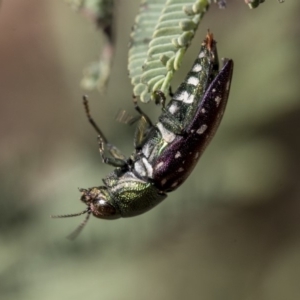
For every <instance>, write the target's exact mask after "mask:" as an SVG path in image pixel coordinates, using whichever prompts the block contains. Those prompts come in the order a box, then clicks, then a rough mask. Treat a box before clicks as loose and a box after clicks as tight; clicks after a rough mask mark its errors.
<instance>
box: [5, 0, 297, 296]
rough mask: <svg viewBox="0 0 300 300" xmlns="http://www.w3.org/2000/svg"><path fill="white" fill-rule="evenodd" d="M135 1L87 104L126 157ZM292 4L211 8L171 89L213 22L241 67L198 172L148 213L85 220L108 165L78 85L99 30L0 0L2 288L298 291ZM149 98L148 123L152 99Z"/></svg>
mask: <svg viewBox="0 0 300 300" xmlns="http://www.w3.org/2000/svg"><path fill="white" fill-rule="evenodd" d="M138 6H139V1H133V0H130V1H129V0H127V1H119V2H118V4H117V5H116V10H115V14H116V20H117V24H116V32H117V36H116V53H115V60H114V64H113V69H112V77H111V80H110V82H109V85H108V89H107V92H106V94H105V95H101V96H100V94H99V93H98V92H91V93H89V97H90V106H91V109H92V113H93V115H94V117H95V119H96V120H97V122H98V123H99V124H100V126H101V128H102V129H103V131H104V132H105V133H106V135H107V136H108V137H109V139H110V140H111V142H112V143H114V144H116V145H117V146H118V147H119V148H120V149H122V150H123V151H124V153H126V154H127V155H129V154H130V152H131V151H132V149H133V145H132V143H133V132H134V128H133V127H130V126H124V125H122V124H119V123H117V122H115V116H116V114H117V112H118V111H119V109H125V110H127V111H128V112H129V113H132V114H134V110H133V107H132V102H131V94H132V88H131V85H130V81H129V79H128V77H127V45H128V41H129V33H130V30H131V26H132V24H133V22H134V16H135V14H136V13H137V11H138ZM299 11H300V2H299V1H285V3H283V4H279V3H278V2H277V1H271V0H269V1H266V2H265V3H264V4H262V5H260V6H259V8H258V9H256V10H249V9H248V7H247V6H246V5H245V4H244V2H243V1H241V0H231V1H230V0H228V6H227V9H226V10H219V9H218V8H217V6H215V5H213V6H212V7H211V9H210V11H209V12H208V13H207V14H206V16H205V17H204V20H203V22H202V23H201V24H200V28H199V30H198V32H197V36H196V37H195V39H194V41H193V45H192V46H191V48H190V49H189V50H188V52H187V54H186V57H185V59H184V63H183V65H182V68H181V70H180V72H179V73H178V74H176V78H175V80H174V81H173V83H172V86H173V90H174V89H175V88H176V86H177V85H178V84H179V83H180V82H181V81H182V80H183V79H184V77H185V74H186V73H187V71H188V69H189V68H190V66H191V65H192V63H193V60H194V58H195V57H196V55H197V52H198V50H199V45H200V43H201V42H202V40H203V38H204V36H205V34H206V30H207V28H210V30H211V31H212V32H213V33H214V35H215V38H216V40H217V41H218V49H219V56H220V57H229V58H232V59H233V60H234V62H235V71H234V76H233V82H232V89H231V95H230V98H229V103H228V106H227V111H226V113H225V116H224V119H223V122H222V124H221V126H220V128H219V130H218V132H217V134H216V136H215V138H214V139H213V141H212V143H211V145H210V146H209V147H208V149H207V150H206V152H205V153H204V155H203V157H202V159H201V160H200V162H199V164H198V166H197V168H196V170H195V171H194V172H193V174H192V175H191V176H190V178H189V179H188V180H187V181H186V183H185V184H184V185H183V186H182V187H180V188H179V189H178V190H177V191H175V192H173V193H171V194H169V197H168V198H167V199H166V200H165V201H164V202H163V203H162V204H160V205H159V206H158V207H156V208H155V209H153V210H152V211H150V212H148V213H146V214H144V215H141V216H139V217H135V218H132V219H121V220H118V221H102V220H97V219H95V218H91V220H90V222H89V223H88V224H87V226H86V228H85V229H84V231H83V232H82V233H81V235H80V236H79V237H78V238H77V239H76V240H75V241H73V242H70V241H68V240H67V239H65V236H66V235H68V234H69V233H70V232H71V231H73V230H74V229H75V228H76V227H77V226H78V225H79V223H80V222H81V221H82V219H83V217H77V218H70V219H59V220H53V219H50V218H49V216H50V214H66V213H74V212H79V211H81V210H83V209H84V208H85V207H84V205H83V204H82V203H81V202H80V201H79V197H80V193H79V192H78V188H79V187H85V188H86V187H91V186H97V185H100V184H101V183H102V181H101V179H102V178H103V177H104V176H105V175H106V174H108V172H110V171H111V170H112V168H111V167H109V166H106V165H103V164H102V163H101V159H100V157H99V153H98V146H97V141H96V134H95V132H94V131H93V129H92V128H91V126H90V125H89V124H88V122H87V120H86V117H85V115H84V110H83V107H82V101H81V98H82V94H83V93H84V91H83V90H82V89H81V88H80V87H79V82H80V80H81V76H82V70H83V68H84V67H85V66H86V65H87V64H88V63H89V62H90V61H93V60H97V59H98V56H99V53H100V49H101V45H102V44H103V36H102V34H101V32H97V31H96V30H95V28H94V26H93V24H92V23H91V22H89V21H88V20H87V19H85V18H84V17H83V16H81V15H79V14H76V13H75V12H74V11H72V10H71V9H70V7H69V6H68V5H66V3H65V2H64V1H62V0H52V1H50V0H49V1H40V0H26V1H20V0H19V1H18V0H10V1H7V0H6V1H5V0H4V1H2V5H1V9H0V101H1V108H0V135H1V139H0V143H1V144H0V167H1V168H0V177H1V178H0V191H1V198H0V231H1V234H0V298H1V299H5V300H10V299H13V300H19V299H22V300H27V299H30V300H35V299H43V300H47V299H72V300H76V299H81V300H82V299H85V298H86V299H91V300H94V299H105V300H119V299H122V300H123V299H124V300H127V299H128V300H129V299H130V300H140V299H145V300H147V299H158V300H160V299H164V300H168V299H172V300H174V299H205V300H224V299H230V300H234V299H237V300H249V299H256V300H269V299H270V300H271V299H272V300H281V299H285V300H286V299H298V298H299V297H300V285H299V279H300V218H299V214H300V184H299V175H300V171H299V170H300V158H299V152H300V138H299V126H300V97H299V94H300V93H299V92H300V84H299V82H300V59H299V46H300V22H299V14H298V12H299ZM143 109H144V110H146V111H148V112H149V114H150V115H151V116H152V117H153V119H154V120H155V118H156V117H157V116H158V114H159V111H160V109H159V108H158V107H155V106H154V105H151V104H150V105H148V106H143Z"/></svg>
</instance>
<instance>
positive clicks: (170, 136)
mask: <svg viewBox="0 0 300 300" xmlns="http://www.w3.org/2000/svg"><path fill="white" fill-rule="evenodd" d="M156 126H157V128H158V130H159V131H160V133H161V135H162V138H163V139H164V140H165V141H166V142H167V143H172V142H173V141H174V139H175V137H176V134H175V133H173V132H171V131H169V130H168V129H166V128H165V127H164V126H163V124H162V123H160V122H158V123H157V124H156Z"/></svg>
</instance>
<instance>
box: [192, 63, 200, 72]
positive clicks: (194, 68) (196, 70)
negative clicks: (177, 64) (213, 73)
mask: <svg viewBox="0 0 300 300" xmlns="http://www.w3.org/2000/svg"><path fill="white" fill-rule="evenodd" d="M201 70H202V66H201V65H200V64H196V65H194V67H193V70H192V71H193V72H200V71H201Z"/></svg>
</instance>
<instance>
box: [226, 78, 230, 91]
mask: <svg viewBox="0 0 300 300" xmlns="http://www.w3.org/2000/svg"><path fill="white" fill-rule="evenodd" d="M229 87H230V80H228V81H227V83H226V91H228V90H229Z"/></svg>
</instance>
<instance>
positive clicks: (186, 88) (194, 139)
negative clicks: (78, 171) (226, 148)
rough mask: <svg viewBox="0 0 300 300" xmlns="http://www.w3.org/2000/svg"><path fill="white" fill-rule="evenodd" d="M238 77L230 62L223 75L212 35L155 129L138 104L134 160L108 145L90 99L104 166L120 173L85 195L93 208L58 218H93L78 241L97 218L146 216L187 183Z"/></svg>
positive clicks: (73, 234) (88, 112) (135, 102)
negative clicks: (96, 119) (168, 194)
mask: <svg viewBox="0 0 300 300" xmlns="http://www.w3.org/2000/svg"><path fill="white" fill-rule="evenodd" d="M232 73H233V61H232V60H231V59H224V61H223V67H222V69H221V70H220V71H219V60H218V54H217V48H216V41H215V40H214V39H213V35H212V34H211V33H209V32H208V34H207V36H206V38H205V40H204V41H203V43H202V44H201V49H200V53H199V55H198V57H197V58H196V60H195V62H194V64H193V66H192V68H191V70H190V71H189V73H188V74H187V76H186V78H185V80H184V81H183V82H182V83H181V84H180V86H179V87H178V89H177V90H176V92H175V93H174V94H173V95H172V99H171V100H170V101H169V103H168V104H167V105H166V106H165V105H164V95H161V97H162V103H163V105H162V113H161V115H160V116H159V118H158V122H157V123H156V124H155V125H153V124H152V122H151V120H150V119H149V118H148V116H147V115H146V114H145V113H144V112H143V111H142V110H141V108H140V107H139V106H138V104H137V101H136V99H135V98H134V105H135V109H136V110H137V111H138V113H139V121H138V124H137V127H136V132H135V137H134V151H133V153H132V155H131V156H130V157H129V158H126V157H125V156H124V155H123V154H122V153H121V152H120V151H119V150H118V149H117V148H116V147H115V146H113V145H111V144H110V143H109V142H108V141H107V139H106V138H105V136H104V135H103V133H102V131H101V130H100V128H99V127H98V126H97V124H96V123H95V122H94V120H93V118H92V117H91V115H90V111H89V107H88V102H87V98H86V97H84V99H83V100H84V106H85V110H86V115H87V117H88V119H89V122H90V123H91V124H92V126H93V127H94V128H95V130H96V131H97V133H98V143H99V151H100V154H101V156H102V159H103V162H104V163H106V164H109V165H112V166H114V167H115V169H114V171H113V172H112V173H111V174H109V175H108V176H107V177H106V178H104V179H103V183H104V185H102V186H97V187H92V188H88V189H80V192H81V194H82V195H81V201H82V202H84V203H85V204H86V205H87V208H86V209H85V210H84V211H82V212H80V213H76V214H68V215H58V216H52V217H54V218H63V217H73V216H79V215H82V214H87V215H86V218H85V220H84V221H83V222H82V223H81V225H80V226H79V227H78V228H77V229H76V230H75V231H74V232H73V233H72V234H71V235H70V237H71V238H74V237H76V236H77V235H78V233H79V232H80V231H81V229H82V228H83V226H84V225H85V224H86V222H87V221H88V219H89V217H90V215H91V214H92V215H93V216H95V217H96V218H99V219H108V220H112V219H118V218H120V217H133V216H136V215H140V214H142V213H145V212H146V211H148V210H150V209H151V208H153V207H155V206H156V205H157V204H159V203H160V202H161V201H163V200H164V199H165V198H166V197H167V193H169V192H172V191H174V190H175V189H177V188H178V187H179V186H180V185H181V184H182V183H183V182H184V181H185V180H186V179H187V177H188V176H189V175H190V173H191V172H192V170H193V169H194V167H195V166H196V164H197V162H198V160H199V158H200V156H201V154H202V153H203V151H204V150H205V148H206V146H207V145H208V143H209V142H210V140H211V139H212V137H213V136H214V134H215V132H216V130H217V129H218V126H219V124H220V121H221V119H222V116H223V114H224V111H225V107H226V104H227V99H228V96H229V90H230V84H231V78H232ZM157 94H158V95H159V91H158V92H157ZM105 152H108V153H109V155H106V154H105Z"/></svg>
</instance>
